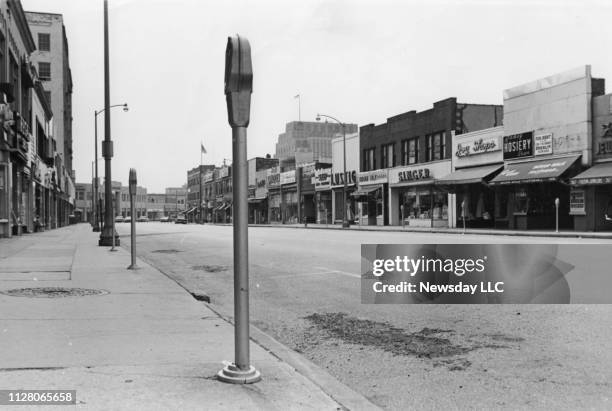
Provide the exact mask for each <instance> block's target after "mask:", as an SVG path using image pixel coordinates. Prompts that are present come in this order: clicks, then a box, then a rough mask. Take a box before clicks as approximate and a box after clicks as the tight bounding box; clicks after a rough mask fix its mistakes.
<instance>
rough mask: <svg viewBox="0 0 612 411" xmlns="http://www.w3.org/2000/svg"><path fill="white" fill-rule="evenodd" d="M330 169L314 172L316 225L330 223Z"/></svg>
mask: <svg viewBox="0 0 612 411" xmlns="http://www.w3.org/2000/svg"><path fill="white" fill-rule="evenodd" d="M331 175H332V169H331V168H322V169H319V170H315V197H316V198H315V201H316V205H317V224H331V223H332V221H333V220H332V194H331V193H332V191H331Z"/></svg>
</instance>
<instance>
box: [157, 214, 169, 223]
mask: <svg viewBox="0 0 612 411" xmlns="http://www.w3.org/2000/svg"><path fill="white" fill-rule="evenodd" d="M159 222H160V223H169V222H170V217H168V216H167V215H166V216H163V217H162V218H160V219H159Z"/></svg>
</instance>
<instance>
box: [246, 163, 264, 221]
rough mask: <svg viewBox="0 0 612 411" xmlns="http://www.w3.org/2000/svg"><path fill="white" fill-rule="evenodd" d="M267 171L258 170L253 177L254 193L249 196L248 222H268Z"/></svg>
mask: <svg viewBox="0 0 612 411" xmlns="http://www.w3.org/2000/svg"><path fill="white" fill-rule="evenodd" d="M267 171H268V170H258V171H257V172H256V178H255V195H254V196H253V198H249V223H251V224H267V223H268V187H267V181H266V178H267Z"/></svg>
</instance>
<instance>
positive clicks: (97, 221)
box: [93, 103, 129, 232]
mask: <svg viewBox="0 0 612 411" xmlns="http://www.w3.org/2000/svg"><path fill="white" fill-rule="evenodd" d="M113 107H123V111H128V110H129V109H128V105H127V103H123V104H114V105H112V106H110V107H109V108H113ZM105 110H106V108H103V109H102V110H98V111H96V110H94V141H95V143H94V146H95V149H94V153H95V154H94V155H95V157H94V158H95V163H96V177H95V180H94V193H93V196H94V198H95V199H96V203H97V200H98V114H100V113H103V112H104V111H105ZM99 214H100V210H97V207H96V211H94V218H95V223H94V228H93V231H95V232H99V231H101V229H102V228H101V225H102V219H101V218H100V216H99Z"/></svg>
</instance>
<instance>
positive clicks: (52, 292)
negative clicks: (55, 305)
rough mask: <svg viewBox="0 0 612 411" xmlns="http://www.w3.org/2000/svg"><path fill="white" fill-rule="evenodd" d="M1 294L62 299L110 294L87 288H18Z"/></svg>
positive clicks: (0, 292)
mask: <svg viewBox="0 0 612 411" xmlns="http://www.w3.org/2000/svg"><path fill="white" fill-rule="evenodd" d="M0 294H5V295H10V296H11V297H32V298H62V297H82V296H85V295H101V294H108V291H105V290H92V289H87V288H62V287H39V288H16V289H13V290H6V291H0Z"/></svg>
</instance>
